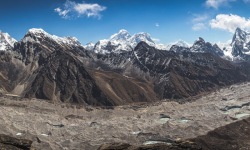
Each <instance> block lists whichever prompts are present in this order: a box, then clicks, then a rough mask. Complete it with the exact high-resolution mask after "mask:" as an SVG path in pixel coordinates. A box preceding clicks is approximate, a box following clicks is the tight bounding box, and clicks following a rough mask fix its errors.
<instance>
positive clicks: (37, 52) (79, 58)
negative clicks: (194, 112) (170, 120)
mask: <svg viewBox="0 0 250 150" xmlns="http://www.w3.org/2000/svg"><path fill="white" fill-rule="evenodd" d="M143 40H145V41H147V42H140V41H143ZM138 42H139V43H138ZM109 43H111V45H110V47H106V48H107V50H109V52H108V53H106V52H105V53H104V54H102V53H94V51H90V50H86V49H84V47H83V46H82V45H81V44H80V43H79V42H78V41H77V39H76V38H69V37H66V38H61V37H57V36H55V35H51V34H48V33H47V32H45V31H44V30H42V29H30V30H29V31H28V32H27V33H26V35H25V36H24V38H23V39H22V40H20V41H19V42H17V43H15V44H14V48H13V50H10V51H6V52H2V53H1V63H0V65H1V66H2V67H1V68H0V71H1V80H0V82H1V83H2V84H1V87H0V88H1V92H2V93H9V94H15V95H19V96H25V97H30V98H41V99H48V100H51V101H53V102H70V103H71V102H72V103H78V104H83V105H103V106H114V105H124V104H130V103H135V102H154V101H159V100H161V99H164V98H168V99H182V98H186V97H190V96H195V95H197V94H201V93H204V92H209V91H212V90H215V89H217V88H220V87H222V86H226V85H231V84H234V83H240V82H244V81H248V80H249V79H250V77H249V75H250V71H249V69H248V68H249V63H247V62H246V63H239V64H236V63H233V62H229V61H227V60H224V59H222V58H221V56H223V53H222V52H221V50H220V49H219V48H218V46H217V45H216V44H215V45H212V44H210V43H209V42H205V41H204V40H203V39H202V38H199V40H197V41H195V43H194V45H193V46H191V47H187V46H185V44H179V46H178V45H175V46H173V47H172V48H171V50H170V51H165V50H159V49H157V48H155V47H154V46H155V44H154V43H153V41H152V39H151V38H150V36H149V35H148V34H144V33H143V34H142V33H140V34H135V35H134V36H131V35H129V34H128V32H127V31H125V30H121V31H120V32H119V33H117V34H115V35H113V36H112V37H111V38H110V40H109ZM121 43H122V44H121ZM137 43H138V44H137ZM148 43H149V44H150V45H151V46H150V45H149V44H148ZM117 44H118V45H117ZM128 44H129V45H128ZM136 44H137V45H136ZM90 45H91V44H90ZM96 46H97V45H95V47H96ZM133 47H134V48H133ZM113 48H115V49H113ZM130 48H131V49H130ZM101 49H102V48H101ZM12 68H13V69H12Z"/></svg>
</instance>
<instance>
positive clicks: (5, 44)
mask: <svg viewBox="0 0 250 150" xmlns="http://www.w3.org/2000/svg"><path fill="white" fill-rule="evenodd" d="M16 42H17V41H16V40H15V39H14V38H12V37H11V36H10V35H9V34H8V33H3V32H1V31H0V51H5V50H11V49H12V48H13V47H14V44H15V43H16Z"/></svg>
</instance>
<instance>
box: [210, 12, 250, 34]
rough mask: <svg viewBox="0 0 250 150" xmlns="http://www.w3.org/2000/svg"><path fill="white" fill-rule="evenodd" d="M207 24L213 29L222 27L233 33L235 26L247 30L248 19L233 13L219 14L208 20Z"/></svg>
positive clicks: (249, 22)
mask: <svg viewBox="0 0 250 150" xmlns="http://www.w3.org/2000/svg"><path fill="white" fill-rule="evenodd" d="M209 25H210V27H211V28H213V29H222V30H226V31H229V32H232V33H233V32H234V31H235V29H236V28H237V27H239V28H242V29H247V30H249V29H250V19H249V18H245V17H241V16H238V15H234V14H219V15H217V16H216V18H215V19H212V20H211V21H210V22H209Z"/></svg>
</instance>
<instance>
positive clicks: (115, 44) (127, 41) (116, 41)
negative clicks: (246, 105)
mask: <svg viewBox="0 0 250 150" xmlns="http://www.w3.org/2000/svg"><path fill="white" fill-rule="evenodd" d="M141 41H143V42H146V43H147V44H148V45H150V46H153V47H156V48H158V49H164V46H163V44H156V43H155V42H154V40H153V39H152V38H151V37H150V35H149V34H148V33H144V32H141V33H136V34H134V35H130V34H129V32H128V31H127V30H124V29H122V30H120V31H119V32H118V33H115V34H113V35H112V36H111V37H110V38H109V39H104V40H100V41H98V42H97V43H96V44H95V46H94V47H93V49H89V47H91V46H90V45H86V46H84V47H85V48H88V50H94V51H95V52H96V53H103V54H105V53H110V52H115V53H120V52H123V51H132V50H133V49H134V48H135V47H136V46H137V44H138V43H139V42H141Z"/></svg>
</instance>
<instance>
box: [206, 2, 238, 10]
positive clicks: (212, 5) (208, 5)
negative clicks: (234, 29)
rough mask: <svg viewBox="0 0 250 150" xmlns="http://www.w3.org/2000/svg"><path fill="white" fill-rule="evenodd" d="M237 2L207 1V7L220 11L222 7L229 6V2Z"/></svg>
mask: <svg viewBox="0 0 250 150" xmlns="http://www.w3.org/2000/svg"><path fill="white" fill-rule="evenodd" d="M233 1H236V0H206V3H205V4H206V6H207V7H211V8H215V9H218V8H219V7H221V6H225V5H228V3H229V2H233Z"/></svg>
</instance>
